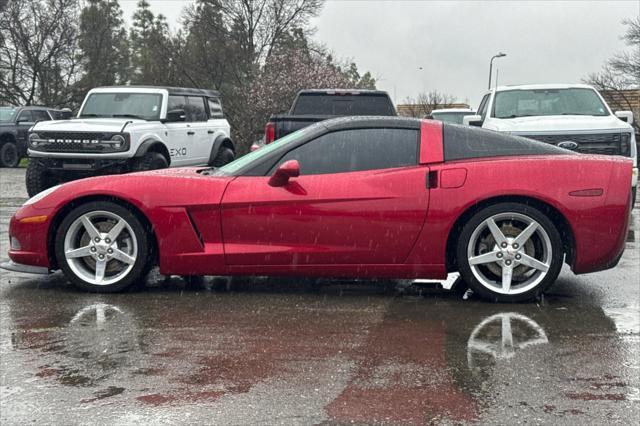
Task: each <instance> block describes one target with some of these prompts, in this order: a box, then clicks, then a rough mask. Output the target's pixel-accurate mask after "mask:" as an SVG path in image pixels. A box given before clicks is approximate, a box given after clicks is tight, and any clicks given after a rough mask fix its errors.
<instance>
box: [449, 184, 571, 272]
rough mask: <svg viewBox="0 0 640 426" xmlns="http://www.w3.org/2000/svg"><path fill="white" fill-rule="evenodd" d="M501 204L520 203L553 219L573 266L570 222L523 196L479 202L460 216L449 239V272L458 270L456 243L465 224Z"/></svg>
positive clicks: (541, 203) (538, 200)
mask: <svg viewBox="0 0 640 426" xmlns="http://www.w3.org/2000/svg"><path fill="white" fill-rule="evenodd" d="M499 203H520V204H524V205H527V206H531V207H535V208H536V209H538V210H540V211H541V212H542V213H544V214H545V215H547V216H548V217H549V219H551V221H552V222H553V223H554V224H555V225H556V226H557V227H558V232H559V233H560V237H561V238H562V245H563V249H564V252H565V253H566V260H565V261H566V263H568V264H569V265H572V264H573V260H574V256H575V250H574V248H575V240H574V236H573V231H572V229H571V225H569V222H568V221H567V219H566V218H565V217H564V215H563V214H562V213H560V211H558V209H556V208H555V207H553V206H552V205H550V204H548V203H546V202H544V201H542V200H540V199H538V198H534V197H527V196H521V195H506V196H500V197H493V198H488V199H486V200H482V201H479V202H477V203H476V204H474V205H473V206H471V207H469V208H468V209H467V210H466V211H465V212H464V213H462V214H461V215H460V217H458V219H457V220H456V222H455V223H454V224H453V227H452V228H451V230H450V231H449V237H448V238H447V249H446V250H447V251H446V267H447V271H448V272H453V271H457V270H458V265H457V259H456V243H457V241H458V237H459V236H460V233H461V232H462V228H463V226H464V224H465V223H466V222H467V221H468V220H469V219H470V218H471V217H472V216H473V215H474V214H476V213H477V212H479V211H480V210H482V209H484V208H486V207H489V206H491V205H494V204H499Z"/></svg>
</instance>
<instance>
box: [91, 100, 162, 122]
mask: <svg viewBox="0 0 640 426" xmlns="http://www.w3.org/2000/svg"><path fill="white" fill-rule="evenodd" d="M161 106H162V95H161V94H158V93H92V94H91V95H89V98H87V101H86V102H85V104H84V107H83V108H82V111H81V112H80V117H122V118H140V119H142V120H158V119H159V118H160V107H161Z"/></svg>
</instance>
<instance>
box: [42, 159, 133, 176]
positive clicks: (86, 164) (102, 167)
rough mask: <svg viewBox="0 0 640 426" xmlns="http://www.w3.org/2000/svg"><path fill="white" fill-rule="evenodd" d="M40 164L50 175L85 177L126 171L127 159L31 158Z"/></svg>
mask: <svg viewBox="0 0 640 426" xmlns="http://www.w3.org/2000/svg"><path fill="white" fill-rule="evenodd" d="M32 161H38V162H40V163H42V164H43V165H44V166H45V167H46V168H47V169H48V170H49V171H50V172H51V173H54V174H57V173H62V174H64V173H69V172H72V173H79V174H86V175H95V174H112V173H120V172H126V171H128V168H127V165H128V160H127V159H96V158H86V159H77V158H33V159H32Z"/></svg>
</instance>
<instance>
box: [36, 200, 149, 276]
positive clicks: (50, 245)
mask: <svg viewBox="0 0 640 426" xmlns="http://www.w3.org/2000/svg"><path fill="white" fill-rule="evenodd" d="M92 201H109V202H112V203H115V204H119V205H120V206H122V207H125V208H126V209H128V210H129V211H130V212H131V213H133V214H134V215H135V216H136V217H137V218H138V220H140V222H141V223H142V225H143V226H144V227H145V229H146V230H147V231H148V232H149V235H151V236H152V238H150V239H149V245H150V248H151V253H150V257H151V258H152V259H153V261H155V262H157V260H158V259H157V256H158V237H157V236H156V233H155V231H154V229H153V226H152V225H151V222H149V219H148V218H147V216H146V215H145V214H144V213H142V211H140V209H139V208H137V207H136V206H135V205H133V204H131V203H129V202H127V201H126V200H123V199H122V198H118V197H113V196H109V195H89V196H86V197H81V198H78V199H75V200H73V201H71V202H69V203H67V204H66V205H64V206H63V207H62V208H61V209H60V210H58V211H57V212H56V215H55V216H54V217H53V220H52V221H51V226H49V233H48V235H47V251H48V253H47V254H48V256H49V263H50V265H51V266H52V269H56V268H57V267H58V264H57V261H56V256H55V238H56V233H57V232H58V228H59V227H60V224H61V223H62V221H63V220H64V218H65V216H66V215H67V213H69V212H70V211H71V210H73V209H75V208H76V207H78V206H81V205H83V204H86V203H90V202H92Z"/></svg>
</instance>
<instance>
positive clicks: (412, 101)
mask: <svg viewBox="0 0 640 426" xmlns="http://www.w3.org/2000/svg"><path fill="white" fill-rule="evenodd" d="M455 102H456V97H455V96H453V95H450V94H448V93H444V92H440V91H438V90H431V91H430V92H426V93H419V94H418V96H417V97H416V98H411V97H407V98H406V99H405V101H404V104H403V109H404V111H405V113H406V114H408V115H410V116H411V117H424V116H425V115H429V114H430V113H431V111H433V110H434V109H440V108H448V107H451V105H453V104H454V103H455Z"/></svg>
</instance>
